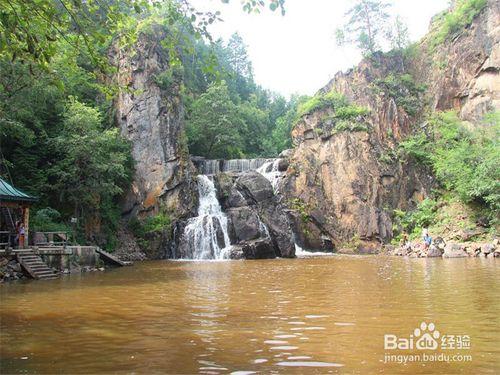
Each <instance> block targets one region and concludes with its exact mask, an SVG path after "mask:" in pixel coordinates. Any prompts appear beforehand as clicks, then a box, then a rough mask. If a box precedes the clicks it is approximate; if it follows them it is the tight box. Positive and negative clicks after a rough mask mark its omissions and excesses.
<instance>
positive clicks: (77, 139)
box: [48, 98, 132, 236]
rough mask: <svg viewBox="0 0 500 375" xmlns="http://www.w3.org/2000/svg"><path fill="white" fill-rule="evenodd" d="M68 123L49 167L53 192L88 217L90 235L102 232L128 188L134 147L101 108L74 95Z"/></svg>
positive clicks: (87, 227) (66, 115)
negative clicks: (105, 118) (108, 125)
mask: <svg viewBox="0 0 500 375" xmlns="http://www.w3.org/2000/svg"><path fill="white" fill-rule="evenodd" d="M63 123H64V127H63V129H62V130H61V133H60V135H59V136H58V137H56V138H55V139H54V144H55V147H56V148H57V150H58V151H59V153H60V154H59V158H58V160H57V163H56V164H55V165H53V166H52V167H51V168H50V169H49V171H48V178H49V182H50V185H51V188H52V190H53V191H52V193H53V194H57V195H58V196H59V199H60V200H61V202H64V203H65V204H66V203H69V204H70V205H71V207H72V208H73V212H72V215H74V216H75V217H78V218H81V219H83V222H84V224H85V229H86V235H87V236H90V235H91V234H92V233H95V232H98V231H99V229H100V228H99V226H100V224H101V220H102V218H103V217H106V216H107V217H108V218H109V212H107V211H108V210H110V209H111V205H112V202H113V200H114V199H116V198H118V197H119V196H120V195H121V194H122V193H123V191H124V189H125V188H126V187H127V186H128V184H129V183H130V180H131V175H132V161H131V156H130V145H129V144H128V142H126V141H125V140H124V139H123V138H121V137H120V135H119V133H118V129H116V128H113V129H104V128H103V126H102V118H101V114H100V112H99V111H98V110H97V109H95V108H92V107H89V106H88V105H85V104H83V103H81V102H79V101H78V100H76V99H74V98H70V100H69V102H68V105H67V109H66V112H65V114H64V122H63Z"/></svg>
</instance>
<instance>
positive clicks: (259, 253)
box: [239, 239, 276, 259]
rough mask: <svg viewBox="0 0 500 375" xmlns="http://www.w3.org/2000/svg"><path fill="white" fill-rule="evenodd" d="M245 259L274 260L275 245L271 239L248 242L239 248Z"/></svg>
mask: <svg viewBox="0 0 500 375" xmlns="http://www.w3.org/2000/svg"><path fill="white" fill-rule="evenodd" d="M239 247H240V248H241V251H242V252H243V256H244V258H245V259H273V258H276V252H275V250H274V245H273V244H272V243H271V240H270V239H259V240H255V241H247V242H245V243H244V244H242V245H240V246H239Z"/></svg>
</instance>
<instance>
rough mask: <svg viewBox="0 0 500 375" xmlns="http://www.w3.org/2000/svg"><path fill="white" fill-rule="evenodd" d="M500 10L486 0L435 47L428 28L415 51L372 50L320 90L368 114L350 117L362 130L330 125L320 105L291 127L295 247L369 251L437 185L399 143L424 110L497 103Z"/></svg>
mask: <svg viewBox="0 0 500 375" xmlns="http://www.w3.org/2000/svg"><path fill="white" fill-rule="evenodd" d="M499 14H500V12H499V4H498V2H495V1H489V3H488V6H487V7H486V8H485V9H484V10H483V11H482V12H481V13H480V14H479V15H478V16H477V17H476V18H475V19H474V20H473V22H472V24H471V25H469V26H468V27H467V28H466V29H465V30H464V31H463V32H461V33H460V34H459V35H457V36H455V37H453V38H451V40H450V39H448V40H447V41H446V42H445V43H443V44H442V45H439V46H435V47H433V48H431V47H430V45H431V38H432V34H430V35H429V37H427V38H424V39H423V41H422V42H421V43H420V44H419V45H418V46H417V48H416V51H415V53H414V54H413V55H412V56H405V55H402V54H397V53H396V54H391V53H389V54H376V55H375V56H372V57H371V58H370V59H365V60H363V61H362V62H361V63H360V64H359V65H358V66H357V67H356V68H354V69H351V70H350V71H348V72H346V73H338V74H337V75H336V76H335V77H334V79H333V80H331V81H330V82H329V83H328V84H327V85H326V86H325V87H324V88H323V89H321V90H320V92H319V93H318V95H325V94H328V93H331V92H338V93H341V94H343V95H345V97H347V98H348V100H349V101H350V102H351V103H355V104H356V105H359V106H363V107H364V108H367V109H368V110H369V114H368V115H366V116H360V117H359V118H357V119H356V121H358V123H360V126H359V127H355V128H353V129H352V130H343V131H331V130H332V129H335V127H336V126H338V125H339V123H338V122H337V123H336V121H337V120H336V119H335V111H334V109H333V108H321V109H317V110H315V111H313V112H312V113H309V114H306V115H304V116H303V117H302V118H301V119H300V121H299V122H298V123H297V124H296V126H295V127H294V129H293V132H292V137H293V139H294V143H295V149H294V152H293V155H292V157H291V159H290V167H289V169H288V171H287V177H286V181H285V185H284V188H283V193H284V195H285V197H286V199H287V201H288V203H289V205H290V206H291V207H292V208H293V209H294V210H295V212H296V215H295V216H296V220H295V230H296V233H297V242H298V244H299V245H300V246H303V247H306V248H310V249H325V248H328V247H331V246H332V245H331V244H333V247H335V248H337V249H343V250H347V249H350V250H352V251H355V252H373V251H377V249H378V248H379V247H380V246H381V244H382V243H384V242H387V241H388V240H390V239H391V237H392V219H391V216H392V212H393V210H394V209H403V210H406V209H408V208H411V207H412V206H414V205H416V204H417V203H418V202H419V201H421V200H422V199H424V197H425V196H426V195H427V194H428V192H429V191H430V189H431V188H432V186H433V178H432V174H431V173H430V171H428V170H425V169H422V168H421V167H419V166H417V165H414V164H412V163H411V162H410V161H406V160H401V159H400V158H398V155H397V145H398V143H399V142H400V141H401V140H402V139H404V138H405V137H407V136H408V135H410V134H411V133H412V131H414V130H415V129H416V128H418V127H422V126H425V116H424V112H425V111H429V110H430V111H437V110H449V109H456V110H458V111H459V112H460V114H461V116H462V118H463V119H466V120H477V119H479V118H480V117H481V116H483V115H484V114H485V113H486V112H488V111H491V110H493V109H495V108H496V109H498V108H499V107H500V105H499V92H500V90H499V88H500V84H499V69H500V63H499V56H500V52H499V40H500V38H499V28H500V26H499V25H500V22H499ZM431 32H432V30H431ZM332 118H333V120H332Z"/></svg>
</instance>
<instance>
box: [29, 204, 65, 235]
mask: <svg viewBox="0 0 500 375" xmlns="http://www.w3.org/2000/svg"><path fill="white" fill-rule="evenodd" d="M61 218H62V216H61V214H60V213H59V211H57V210H55V209H53V208H51V207H46V208H42V209H40V210H38V211H36V213H35V215H33V218H32V219H31V226H32V227H33V229H34V230H36V231H39V232H70V231H71V229H70V227H69V226H68V225H66V224H64V223H63V222H62V220H61Z"/></svg>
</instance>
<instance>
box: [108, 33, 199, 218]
mask: <svg viewBox="0 0 500 375" xmlns="http://www.w3.org/2000/svg"><path fill="white" fill-rule="evenodd" d="M165 38H166V30H165V29H164V28H163V27H161V26H152V27H151V29H150V30H149V31H148V32H142V33H141V34H139V36H138V40H137V42H136V43H135V44H134V46H132V47H130V48H120V47H118V46H117V47H116V48H114V49H113V50H112V52H111V59H112V61H114V63H115V65H116V68H117V74H116V81H117V83H118V85H119V87H120V92H119V94H118V96H117V99H116V100H115V116H116V121H117V124H118V126H119V127H120V129H121V133H122V135H123V136H124V137H125V138H126V139H128V140H130V142H131V144H132V155H133V158H134V161H135V175H134V180H133V184H132V187H131V189H130V191H129V192H128V194H127V196H126V199H125V202H124V206H123V211H124V213H125V214H132V215H139V216H141V215H147V214H148V213H155V212H157V211H158V210H159V209H160V207H162V208H165V209H167V210H168V211H171V212H176V214H177V215H179V216H182V215H186V214H188V213H189V212H190V211H191V210H192V209H193V206H194V203H195V202H194V201H193V199H194V198H193V197H194V195H193V194H191V193H190V192H191V191H192V189H191V188H190V184H191V173H192V166H191V163H190V161H189V155H188V151H187V146H186V144H185V142H184V139H185V137H184V123H183V121H184V120H183V117H184V114H183V106H182V102H181V99H180V97H179V85H180V83H181V82H180V80H181V78H177V77H175V74H172V72H171V70H170V69H171V68H170V65H169V60H168V56H169V53H168V50H167V49H166V48H165V47H163V44H162V40H163V39H165ZM165 76H168V77H170V81H169V82H168V84H167V83H165V82H163V81H162V77H165Z"/></svg>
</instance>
